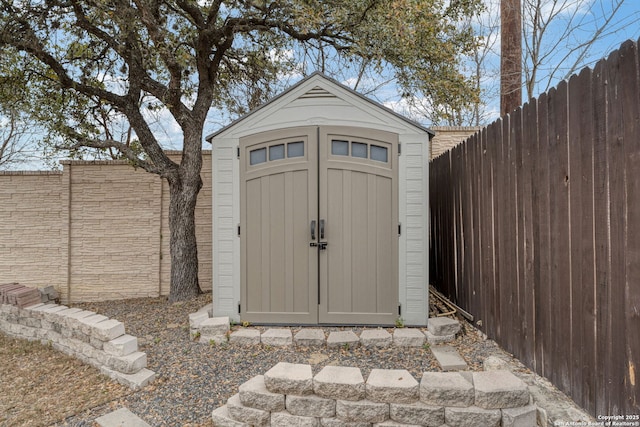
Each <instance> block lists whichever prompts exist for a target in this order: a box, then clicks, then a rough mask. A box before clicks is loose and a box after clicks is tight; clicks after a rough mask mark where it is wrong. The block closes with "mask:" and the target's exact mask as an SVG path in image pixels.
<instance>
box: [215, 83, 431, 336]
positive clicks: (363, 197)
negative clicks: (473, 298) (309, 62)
mask: <svg viewBox="0 0 640 427" xmlns="http://www.w3.org/2000/svg"><path fill="white" fill-rule="evenodd" d="M432 136H433V134H432V133H431V132H430V131H429V130H427V129H425V128H424V127H422V126H420V125H418V124H416V123H414V122H413V121H411V120H408V119H407V118H405V117H402V116H401V115H398V114H397V113H395V112H393V111H392V110H390V109H388V108H386V107H384V106H382V105H380V104H378V103H376V102H373V101H371V100H369V99H368V98H366V97H364V96H362V95H360V94H358V93H357V92H355V91H353V90H351V89H350V88H348V87H347V86H344V85H342V84H340V83H339V82H337V81H335V80H333V79H330V78H328V77H326V76H325V75H323V74H321V73H315V74H312V75H311V76H309V77H307V78H305V79H304V80H302V81H300V82H298V83H297V84H295V85H294V86H292V87H291V88H289V89H288V90H286V91H285V92H283V93H282V94H280V95H279V96H277V97H275V98H274V99H272V100H271V101H269V102H267V103H265V104H264V105H262V106H261V107H259V108H258V109H256V110H254V111H252V112H251V113H249V114H248V115H246V116H244V117H242V118H240V119H238V120H236V121H234V122H233V123H231V124H230V125H228V126H226V127H224V128H223V129H220V130H219V131H217V132H215V133H213V134H211V135H209V136H207V138H206V139H207V140H208V141H209V142H211V144H212V168H213V260H212V261H213V266H212V269H213V311H214V313H213V314H214V315H215V316H229V317H230V318H231V319H233V320H235V321H248V322H252V323H262V324H279V323H280V324H343V325H344V324H347V325H358V324H363V325H364V324H366V325H393V324H394V323H395V322H396V321H397V320H398V319H399V318H400V319H402V321H403V322H404V323H405V324H407V325H426V323H427V317H428V296H429V291H428V283H429V282H428V271H429V268H428V259H429V256H428V188H429V185H428V176H429V174H428V162H429V143H430V139H431V137H432Z"/></svg>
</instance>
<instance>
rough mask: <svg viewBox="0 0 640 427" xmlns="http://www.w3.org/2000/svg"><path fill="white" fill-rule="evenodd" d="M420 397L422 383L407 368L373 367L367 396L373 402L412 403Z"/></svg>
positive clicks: (368, 382)
mask: <svg viewBox="0 0 640 427" xmlns="http://www.w3.org/2000/svg"><path fill="white" fill-rule="evenodd" d="M419 397H420V384H418V381H416V379H415V378H413V376H412V375H411V374H410V373H409V371H407V370H406V369H373V370H371V373H370V374H369V378H367V383H366V398H367V399H368V400H371V401H373V402H383V403H390V402H395V403H412V402H417V401H418V399H419Z"/></svg>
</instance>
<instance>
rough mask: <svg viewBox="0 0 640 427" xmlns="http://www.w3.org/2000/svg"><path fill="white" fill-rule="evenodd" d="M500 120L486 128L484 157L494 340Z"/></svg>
mask: <svg viewBox="0 0 640 427" xmlns="http://www.w3.org/2000/svg"><path fill="white" fill-rule="evenodd" d="M501 130H502V129H501V126H500V122H499V121H496V122H493V123H492V124H491V125H489V127H488V128H487V149H486V158H487V160H489V170H488V171H487V172H488V174H487V180H488V181H489V185H488V186H487V188H488V190H489V198H488V199H487V200H486V202H487V204H488V206H487V210H488V212H489V216H490V218H489V221H490V222H489V223H488V224H487V226H488V227H487V228H488V229H489V232H488V235H489V242H490V247H489V248H488V252H489V254H490V261H489V265H488V267H489V270H490V274H489V277H488V281H489V283H488V284H489V287H490V289H491V308H492V310H491V317H492V320H491V322H492V323H493V325H494V328H495V329H494V336H495V337H496V340H501V339H502V327H503V325H502V316H501V310H502V303H501V295H502V293H501V292H502V289H501V286H500V282H499V280H498V276H499V275H500V260H499V259H498V257H497V256H496V254H497V253H498V252H499V243H498V242H499V241H500V239H499V230H500V227H499V217H500V211H499V210H498V208H497V206H496V205H497V199H498V198H499V197H500V196H499V193H498V192H497V188H496V187H497V186H498V183H497V181H498V179H497V173H498V172H497V171H498V169H499V168H500V163H499V160H498V146H499V144H500V139H501V138H500V133H501Z"/></svg>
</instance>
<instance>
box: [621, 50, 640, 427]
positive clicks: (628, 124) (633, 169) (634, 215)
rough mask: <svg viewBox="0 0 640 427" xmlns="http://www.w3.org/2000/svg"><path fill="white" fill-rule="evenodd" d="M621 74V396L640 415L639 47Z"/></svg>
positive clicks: (624, 59) (626, 57) (628, 54)
mask: <svg viewBox="0 0 640 427" xmlns="http://www.w3.org/2000/svg"><path fill="white" fill-rule="evenodd" d="M621 54H622V55H621V60H620V73H621V80H622V84H621V86H622V87H623V91H622V93H621V102H622V105H623V106H624V110H623V111H622V115H621V119H622V121H623V123H624V124H625V128H624V133H623V139H624V142H625V159H624V165H625V172H626V176H625V178H626V181H625V182H626V188H625V190H626V194H625V195H626V202H627V205H626V217H627V229H626V232H625V236H626V242H625V263H626V278H625V283H624V311H623V315H624V318H625V329H626V341H627V342H626V344H627V345H626V348H625V349H624V352H625V358H626V366H624V380H623V384H624V386H623V389H622V396H623V397H624V399H625V401H624V406H623V407H624V408H625V410H626V411H628V412H627V413H629V414H640V387H638V384H637V382H638V380H639V378H638V373H637V369H638V362H639V359H640V334H638V325H640V286H639V284H640V144H639V143H638V135H639V134H640V66H639V65H640V64H639V58H638V46H637V44H635V43H631V42H627V43H625V44H624V45H623V46H622V48H621Z"/></svg>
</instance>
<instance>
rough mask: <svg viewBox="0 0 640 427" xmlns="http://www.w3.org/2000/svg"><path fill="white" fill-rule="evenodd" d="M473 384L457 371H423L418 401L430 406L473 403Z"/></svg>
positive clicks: (468, 404)
mask: <svg viewBox="0 0 640 427" xmlns="http://www.w3.org/2000/svg"><path fill="white" fill-rule="evenodd" d="M474 399H475V394H474V389H473V384H472V383H471V382H470V381H469V380H467V379H466V378H465V377H464V376H463V375H462V374H460V373H459V372H424V373H423V374H422V379H421V380H420V401H421V402H422V403H424V404H427V405H432V406H440V407H442V406H455V407H465V406H471V405H473V402H474Z"/></svg>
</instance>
